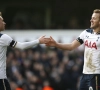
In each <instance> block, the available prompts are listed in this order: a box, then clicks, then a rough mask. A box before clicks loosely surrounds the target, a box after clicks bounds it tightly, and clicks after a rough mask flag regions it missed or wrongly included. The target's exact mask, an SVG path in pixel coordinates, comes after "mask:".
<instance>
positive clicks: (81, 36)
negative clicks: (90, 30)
mask: <svg viewBox="0 0 100 90" xmlns="http://www.w3.org/2000/svg"><path fill="white" fill-rule="evenodd" d="M85 33H86V30H84V31H83V32H82V33H81V34H80V35H79V37H78V38H77V41H79V42H80V43H81V44H83V43H84V36H85Z"/></svg>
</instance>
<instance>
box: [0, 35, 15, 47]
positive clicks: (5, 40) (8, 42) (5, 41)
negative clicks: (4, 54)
mask: <svg viewBox="0 0 100 90" xmlns="http://www.w3.org/2000/svg"><path fill="white" fill-rule="evenodd" d="M0 44H1V45H2V46H11V47H14V46H15V44H16V42H15V41H14V40H13V39H12V38H11V37H10V36H9V35H7V34H3V35H2V37H1V43H0Z"/></svg>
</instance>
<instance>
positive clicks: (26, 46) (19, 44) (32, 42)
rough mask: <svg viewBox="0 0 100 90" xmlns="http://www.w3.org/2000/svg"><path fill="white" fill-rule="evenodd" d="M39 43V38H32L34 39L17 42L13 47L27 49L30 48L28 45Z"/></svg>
mask: <svg viewBox="0 0 100 90" xmlns="http://www.w3.org/2000/svg"><path fill="white" fill-rule="evenodd" d="M37 44H39V40H38V39H37V40H34V41H30V42H23V43H21V42H17V44H16V45H15V48H18V49H22V50H23V49H27V48H30V47H33V46H35V45H37Z"/></svg>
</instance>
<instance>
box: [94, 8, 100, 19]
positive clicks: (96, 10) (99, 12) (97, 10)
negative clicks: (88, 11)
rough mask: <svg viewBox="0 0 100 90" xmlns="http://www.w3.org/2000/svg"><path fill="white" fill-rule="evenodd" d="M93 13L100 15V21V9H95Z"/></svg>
mask: <svg viewBox="0 0 100 90" xmlns="http://www.w3.org/2000/svg"><path fill="white" fill-rule="evenodd" d="M93 13H98V14H99V19H100V9H95V10H94V11H93Z"/></svg>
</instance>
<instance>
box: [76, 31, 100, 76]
mask: <svg viewBox="0 0 100 90" xmlns="http://www.w3.org/2000/svg"><path fill="white" fill-rule="evenodd" d="M77 40H78V41H79V42H80V43H81V44H83V43H84V46H85V51H84V66H83V73H84V74H100V33H94V32H93V30H92V29H87V30H84V31H83V32H82V33H81V34H80V36H79V37H78V38H77Z"/></svg>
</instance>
